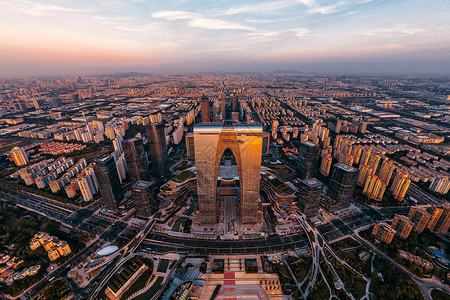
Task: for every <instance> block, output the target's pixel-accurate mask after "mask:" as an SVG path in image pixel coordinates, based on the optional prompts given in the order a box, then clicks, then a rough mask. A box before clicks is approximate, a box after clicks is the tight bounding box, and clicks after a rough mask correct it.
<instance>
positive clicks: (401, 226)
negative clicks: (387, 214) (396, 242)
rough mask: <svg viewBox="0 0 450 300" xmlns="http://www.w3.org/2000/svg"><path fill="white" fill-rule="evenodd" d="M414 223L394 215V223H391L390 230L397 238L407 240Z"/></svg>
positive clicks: (401, 216) (404, 217)
mask: <svg viewBox="0 0 450 300" xmlns="http://www.w3.org/2000/svg"><path fill="white" fill-rule="evenodd" d="M413 227H414V223H413V222H412V221H411V220H410V219H408V218H407V217H406V216H403V215H397V214H396V215H395V217H394V221H392V229H394V230H395V231H397V236H398V237H399V238H401V239H406V238H408V236H409V234H410V233H411V230H412V228H413Z"/></svg>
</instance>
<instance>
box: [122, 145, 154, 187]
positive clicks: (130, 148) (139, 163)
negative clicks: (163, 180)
mask: <svg viewBox="0 0 450 300" xmlns="http://www.w3.org/2000/svg"><path fill="white" fill-rule="evenodd" d="M122 146H123V152H124V155H125V161H126V162H127V168H128V174H129V176H130V181H131V183H132V184H133V183H135V182H136V181H138V180H146V179H149V174H148V173H149V171H148V159H147V153H146V152H145V150H144V144H143V141H142V139H141V138H138V137H134V138H131V139H128V140H125V141H123V143H122Z"/></svg>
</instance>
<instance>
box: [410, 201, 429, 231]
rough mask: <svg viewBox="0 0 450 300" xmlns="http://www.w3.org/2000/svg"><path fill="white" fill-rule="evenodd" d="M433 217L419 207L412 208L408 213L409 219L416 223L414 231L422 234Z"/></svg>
mask: <svg viewBox="0 0 450 300" xmlns="http://www.w3.org/2000/svg"><path fill="white" fill-rule="evenodd" d="M430 218H431V216H430V214H429V213H427V211H426V210H425V209H424V208H421V207H419V206H416V207H411V209H410V210H409V213H408V219H410V220H411V221H412V222H413V223H414V227H413V231H415V232H417V233H422V232H423V230H424V229H425V227H426V226H427V224H428V221H429V220H430Z"/></svg>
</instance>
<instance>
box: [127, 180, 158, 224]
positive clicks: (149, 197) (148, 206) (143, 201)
mask: <svg viewBox="0 0 450 300" xmlns="http://www.w3.org/2000/svg"><path fill="white" fill-rule="evenodd" d="M153 185H154V182H150V181H144V180H139V181H137V182H136V183H135V184H133V186H132V187H131V199H132V201H133V203H134V207H135V208H136V215H138V216H140V217H146V218H148V217H151V215H152V214H153V212H155V211H156V203H155V197H154V195H153Z"/></svg>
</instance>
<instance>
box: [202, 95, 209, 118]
mask: <svg viewBox="0 0 450 300" xmlns="http://www.w3.org/2000/svg"><path fill="white" fill-rule="evenodd" d="M201 109H202V124H208V123H209V100H208V97H207V96H206V95H203V96H202V99H201Z"/></svg>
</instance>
